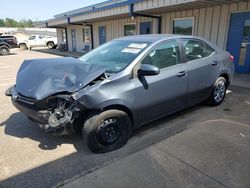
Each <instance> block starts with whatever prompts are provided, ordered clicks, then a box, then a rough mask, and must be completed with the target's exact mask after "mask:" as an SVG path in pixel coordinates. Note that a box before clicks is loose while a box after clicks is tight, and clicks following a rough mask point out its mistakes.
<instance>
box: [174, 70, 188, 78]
mask: <svg viewBox="0 0 250 188" xmlns="http://www.w3.org/2000/svg"><path fill="white" fill-rule="evenodd" d="M176 76H178V77H180V78H181V77H184V76H187V72H186V71H181V72H179V73H177V75H176Z"/></svg>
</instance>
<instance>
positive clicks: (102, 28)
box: [99, 26, 106, 45]
mask: <svg viewBox="0 0 250 188" xmlns="http://www.w3.org/2000/svg"><path fill="white" fill-rule="evenodd" d="M105 42H106V28H105V26H99V45H102V44H104V43H105Z"/></svg>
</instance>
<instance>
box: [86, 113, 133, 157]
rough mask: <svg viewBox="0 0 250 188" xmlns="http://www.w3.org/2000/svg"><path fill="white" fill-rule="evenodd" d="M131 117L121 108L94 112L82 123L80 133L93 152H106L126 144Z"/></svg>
mask: <svg viewBox="0 0 250 188" xmlns="http://www.w3.org/2000/svg"><path fill="white" fill-rule="evenodd" d="M131 128H132V124H131V119H130V118H129V116H128V114H127V113H125V112H123V111H121V110H106V111H103V112H100V113H94V114H92V115H91V116H89V118H87V120H86V121H85V123H84V126H83V129H82V135H83V140H84V142H85V143H86V144H87V145H88V148H89V149H90V150H91V151H92V152H94V153H106V152H110V151H113V150H116V149H119V148H121V147H123V146H124V145H126V143H127V141H128V139H129V137H130V134H131Z"/></svg>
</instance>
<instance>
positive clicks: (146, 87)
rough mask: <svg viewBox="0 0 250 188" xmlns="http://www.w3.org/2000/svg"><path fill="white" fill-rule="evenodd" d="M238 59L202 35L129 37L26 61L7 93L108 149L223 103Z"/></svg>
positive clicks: (42, 117) (36, 114) (58, 129)
mask: <svg viewBox="0 0 250 188" xmlns="http://www.w3.org/2000/svg"><path fill="white" fill-rule="evenodd" d="M233 61H234V58H233V56H231V55H230V54H229V53H228V52H226V51H224V50H221V49H219V48H218V47H216V46H215V45H213V44H211V43H210V42H209V41H206V40H204V39H202V38H198V37H193V36H177V35H140V36H130V37H123V38H119V39H116V40H113V41H111V42H108V43H106V44H104V45H102V46H100V47H98V48H96V49H95V50H93V51H91V52H89V53H87V54H86V55H84V56H82V57H80V58H79V59H74V58H58V59H38V60H28V61H25V62H24V63H23V64H22V66H21V67H20V70H19V72H18V74H17V79H16V85H15V86H12V87H11V88H10V89H8V90H7V91H6V95H8V96H11V98H12V102H13V104H14V105H15V106H16V108H17V109H19V110H20V111H21V112H23V113H24V114H26V115H27V116H28V117H29V118H30V119H31V120H33V121H35V122H37V123H38V124H39V125H40V127H42V128H43V129H45V130H46V131H47V132H49V133H53V134H60V135H61V134H71V133H72V132H74V131H75V130H77V129H79V128H81V129H82V133H83V138H84V140H86V142H87V144H88V146H89V148H90V149H91V150H92V151H94V152H108V151H112V150H114V149H118V148H120V147H122V146H123V145H125V144H126V142H127V140H128V139H129V136H130V134H131V132H132V131H133V130H135V129H137V128H139V127H141V126H142V125H144V124H146V123H148V122H151V121H153V120H156V119H159V118H161V117H163V116H166V115H170V114H172V113H174V112H177V111H179V110H182V109H184V108H187V107H190V106H192V105H195V104H197V103H200V102H203V101H207V102H208V103H209V104H210V105H213V106H216V105H219V104H221V102H222V101H223V99H224V97H225V95H226V89H227V88H228V86H229V84H230V83H231V81H232V78H233V73H234V63H233ZM30 78H32V79H30Z"/></svg>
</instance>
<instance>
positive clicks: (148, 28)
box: [140, 22, 152, 35]
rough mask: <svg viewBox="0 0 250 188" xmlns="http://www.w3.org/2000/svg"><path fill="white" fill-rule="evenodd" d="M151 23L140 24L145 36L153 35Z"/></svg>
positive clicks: (141, 32) (142, 33)
mask: <svg viewBox="0 0 250 188" xmlns="http://www.w3.org/2000/svg"><path fill="white" fill-rule="evenodd" d="M151 28H152V26H151V22H141V23H140V34H141V35H145V34H151V33H152V32H151Z"/></svg>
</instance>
